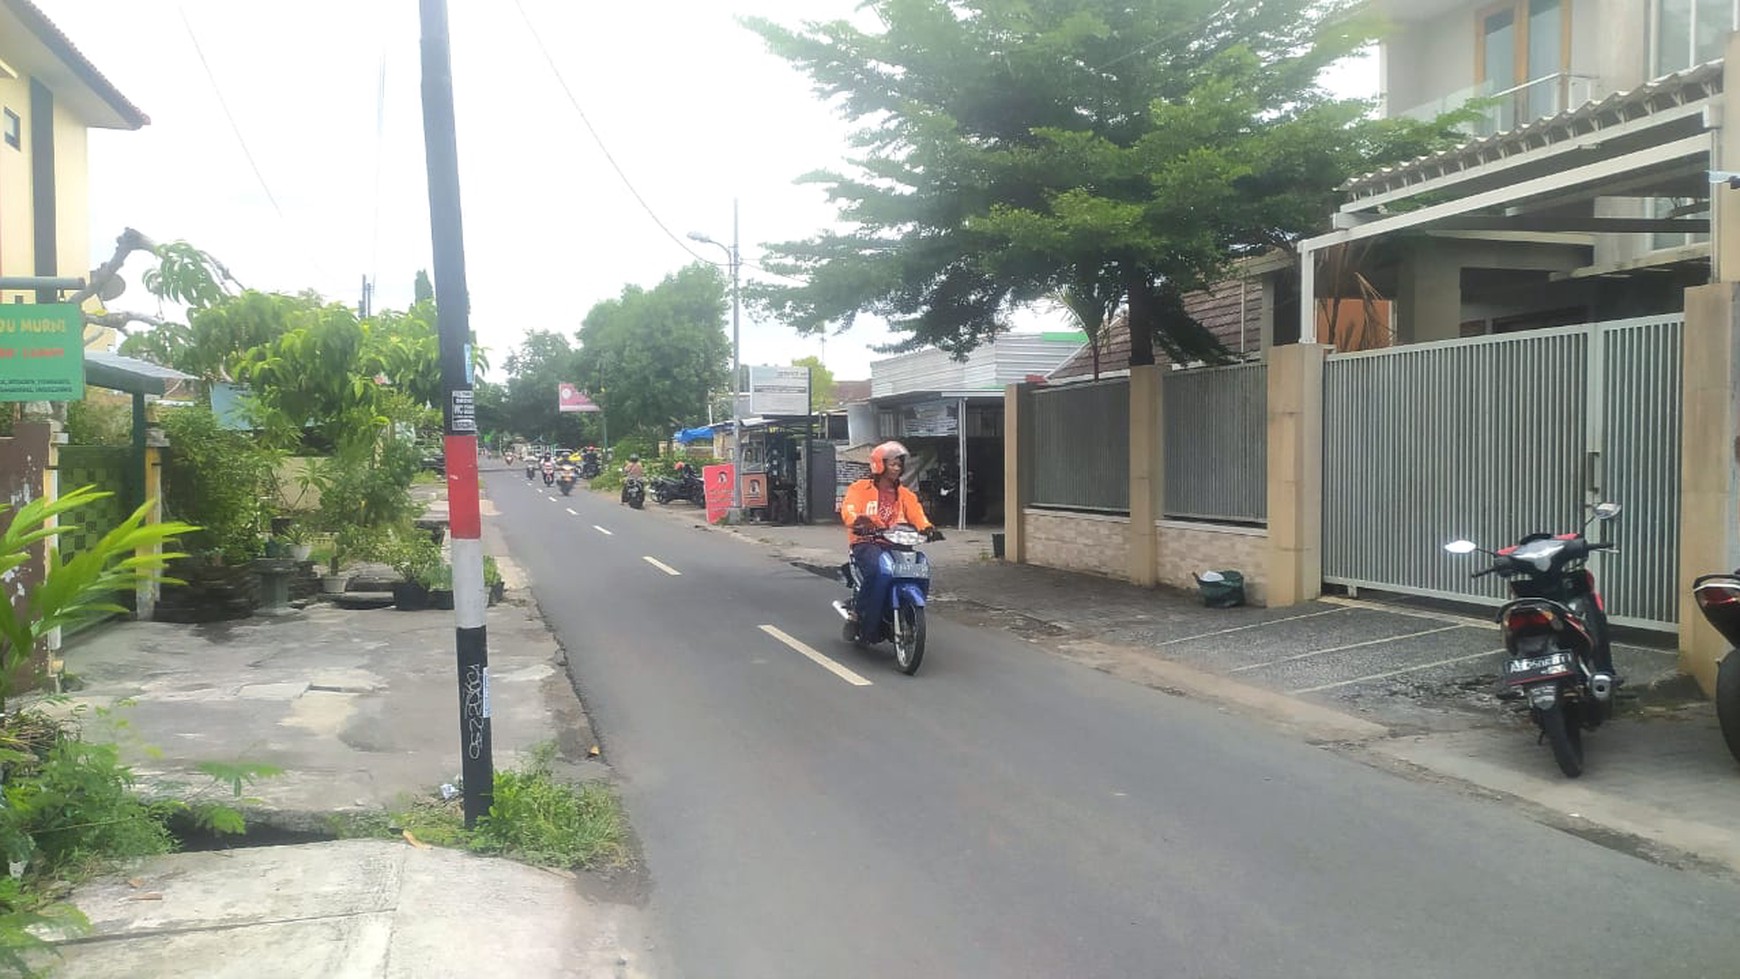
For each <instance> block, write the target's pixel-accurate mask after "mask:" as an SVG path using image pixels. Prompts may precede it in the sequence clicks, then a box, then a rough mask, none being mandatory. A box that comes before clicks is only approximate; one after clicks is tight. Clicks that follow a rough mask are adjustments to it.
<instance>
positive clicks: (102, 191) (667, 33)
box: [36, 0, 1376, 377]
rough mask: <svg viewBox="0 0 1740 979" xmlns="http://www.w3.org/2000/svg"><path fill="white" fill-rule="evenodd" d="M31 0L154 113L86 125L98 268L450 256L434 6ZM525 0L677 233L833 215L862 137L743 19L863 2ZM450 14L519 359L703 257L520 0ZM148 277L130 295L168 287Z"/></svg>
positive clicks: (486, 229)
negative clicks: (191, 258) (826, 192)
mask: <svg viewBox="0 0 1740 979" xmlns="http://www.w3.org/2000/svg"><path fill="white" fill-rule="evenodd" d="M36 2H37V4H38V5H39V6H41V7H42V8H43V10H44V11H45V12H46V13H47V14H48V15H49V17H50V18H52V19H53V20H54V21H55V22H56V23H57V24H58V25H59V26H60V27H61V28H62V29H63V30H64V31H66V33H67V34H68V35H69V36H70V37H71V38H72V40H73V42H74V43H75V44H76V45H78V46H79V48H80V49H81V50H82V51H84V52H85V54H86V55H87V56H89V57H90V59H91V60H92V61H93V62H94V63H95V64H96V65H97V67H98V68H99V69H100V70H102V71H103V72H104V74H106V75H107V76H108V77H109V78H110V80H111V81H113V82H114V83H115V84H116V85H117V86H118V87H119V88H120V89H121V91H122V92H123V93H125V94H126V95H127V96H128V98H130V99H132V100H133V102H134V103H135V104H137V105H138V106H139V107H140V108H141V109H143V110H144V111H145V113H146V114H147V115H149V116H150V117H151V125H150V126H148V127H146V128H145V129H143V130H141V131H139V132H136V133H129V132H107V131H96V132H93V133H92V135H91V174H90V180H91V241H92V251H93V260H92V265H93V266H94V265H95V264H96V263H97V262H98V261H100V260H101V259H103V258H106V257H107V256H108V253H109V252H110V250H111V249H112V246H113V240H114V238H115V236H116V235H117V234H119V233H120V231H121V229H122V228H123V227H128V226H131V227H135V228H138V229H139V230H140V231H142V232H144V233H145V234H147V235H149V236H151V237H153V238H155V239H157V240H159V241H170V240H175V239H186V240H187V241H190V242H192V243H194V244H196V245H198V246H199V247H201V248H204V249H205V250H207V251H209V252H211V253H213V254H214V255H216V256H217V257H219V258H220V259H222V260H223V261H224V262H225V263H226V264H228V265H229V266H230V268H231V270H232V271H233V272H234V273H235V275H236V276H237V278H239V279H240V280H241V281H242V282H243V283H245V284H247V285H248V286H250V287H253V288H259V289H270V290H284V291H296V290H299V289H304V288H313V289H316V290H318V291H319V292H321V293H322V294H324V295H326V296H328V297H330V298H334V299H342V300H345V301H347V302H351V303H353V304H354V302H355V301H356V296H357V293H358V291H359V289H360V284H361V280H362V277H363V275H364V274H365V273H366V274H368V275H369V276H370V277H371V278H374V279H376V280H377V281H378V282H379V285H378V288H377V291H376V296H375V305H376V307H377V308H386V307H403V306H404V305H405V304H406V303H407V302H408V301H409V299H410V294H411V283H412V280H413V277H414V275H415V273H416V271H417V270H418V269H420V268H429V267H430V264H431V263H430V259H429V255H430V244H429V218H428V197H427V191H426V185H425V181H424V159H423V142H422V109H421V102H420V93H419V84H420V68H419V63H418V59H419V50H418V23H417V3H416V0H345V2H337V0H299V2H297V3H293V4H280V3H263V2H257V0H188V2H184V3H174V2H168V0H36ZM521 2H522V3H523V5H524V10H525V14H526V17H527V18H529V20H530V23H531V28H535V30H536V32H537V34H538V36H540V37H541V38H542V39H543V43H544V45H545V46H547V47H548V49H549V50H550V52H551V54H552V55H553V56H554V58H555V61H556V65H557V68H558V69H559V70H560V72H561V75H562V78H563V79H564V80H565V81H566V82H567V85H568V87H569V89H571V90H572V92H573V94H574V98H575V99H576V100H577V101H578V102H579V105H580V108H581V109H582V110H584V112H585V114H586V116H587V118H589V119H590V120H591V123H592V125H593V126H594V127H595V128H596V129H597V131H598V133H599V135H600V137H601V138H602V140H603V142H604V145H605V147H607V148H608V150H609V152H610V153H611V155H613V156H614V157H615V159H616V162H617V164H619V165H620V166H621V168H622V170H623V172H624V173H626V174H627V176H628V179H629V181H631V182H632V183H633V185H634V187H635V189H636V190H638V191H639V192H640V195H641V196H642V197H643V198H644V199H645V201H646V203H647V205H648V208H650V210H651V212H652V213H653V214H656V215H657V218H658V221H662V222H663V224H664V225H665V226H666V227H667V228H669V229H670V231H671V232H672V233H673V234H674V236H675V237H676V238H678V239H683V238H684V236H685V235H686V234H687V232H689V231H701V232H704V233H706V234H709V235H711V236H713V237H714V238H717V239H718V240H720V241H724V242H729V240H730V235H731V201H732V198H733V197H736V198H738V199H740V201H741V208H742V230H741V236H742V243H743V254H744V259H745V261H746V262H749V263H754V262H757V261H759V258H760V251H761V250H760V247H759V246H760V244H761V243H762V242H768V241H782V240H789V239H792V238H799V237H805V236H808V235H810V234H812V233H814V232H815V231H816V230H818V229H820V228H822V227H824V226H826V225H828V224H829V223H830V221H831V220H832V218H833V215H834V212H833V210H832V209H831V208H830V207H829V206H828V205H827V203H826V201H825V200H824V199H823V197H822V194H821V193H820V191H819V190H817V189H815V188H812V187H800V186H798V185H797V184H795V183H794V179H795V178H796V177H797V176H799V175H800V174H803V173H805V172H807V171H810V170H814V169H818V168H822V167H833V166H838V165H839V161H840V158H841V156H842V155H843V153H844V152H845V150H846V143H845V135H846V132H847V130H846V126H845V124H844V123H843V122H842V121H841V120H840V119H839V118H838V117H837V116H836V115H835V114H834V113H833V111H832V110H831V109H829V108H828V107H826V106H824V105H822V104H821V103H819V102H817V101H816V100H815V99H814V98H813V97H812V96H811V94H810V90H809V84H808V81H807V79H805V78H804V77H803V76H801V75H799V74H797V73H796V72H794V71H793V70H791V69H790V68H788V67H787V66H786V65H785V63H784V62H782V61H780V60H778V59H776V58H774V57H773V56H772V55H770V54H768V53H767V52H766V50H765V48H764V47H763V45H762V44H761V42H760V39H759V38H758V37H756V36H755V35H754V34H752V33H750V32H749V31H747V30H744V29H743V28H741V27H740V26H738V24H737V22H736V18H737V17H738V16H740V15H744V14H759V15H763V16H767V17H771V18H773V19H775V20H778V21H781V22H783V23H796V22H798V21H799V20H801V19H829V18H834V17H841V16H850V14H851V11H852V8H853V7H854V6H855V5H856V2H855V0H664V2H640V3H603V2H598V0H593V2H574V0H521ZM450 10H451V21H452V33H453V75H454V86H455V98H456V104H457V117H458V134H459V154H460V179H461V184H462V188H461V194H462V197H463V206H464V212H465V245H466V263H467V270H466V271H467V277H468V284H469V286H470V289H471V296H472V326H473V328H474V329H475V330H477V332H478V334H479V337H480V339H481V342H482V343H483V344H485V345H486V346H488V347H490V348H491V350H492V352H493V359H494V361H495V363H496V364H498V365H499V364H500V363H501V362H502V360H503V358H505V356H506V353H507V351H508V349H509V348H511V347H512V346H513V345H514V344H515V343H517V342H518V339H519V337H520V336H522V335H523V334H524V332H525V331H526V330H528V329H538V328H543V329H554V330H560V331H562V332H566V333H572V331H573V330H574V329H576V328H577V327H578V325H579V321H580V319H581V318H582V317H584V316H585V314H586V311H587V310H588V309H590V308H591V306H592V304H593V303H595V302H597V301H599V300H602V299H606V298H610V297H612V296H615V295H617V294H618V293H620V292H621V290H622V287H623V286H624V284H626V283H630V282H634V283H639V284H641V285H647V286H650V285H652V284H654V283H656V282H657V281H658V280H659V279H660V278H662V277H663V276H665V275H666V274H668V273H670V272H672V271H674V270H676V269H677V268H679V267H680V266H682V265H683V264H685V263H687V262H690V261H693V260H694V256H693V255H691V254H689V253H688V252H687V251H685V250H684V249H683V247H681V246H680V245H679V244H678V242H677V241H674V240H673V238H672V236H670V235H667V234H666V233H665V232H664V231H662V230H660V227H659V224H658V223H657V222H655V221H654V219H653V217H651V216H649V214H648V209H644V208H642V206H641V205H640V204H638V203H637V202H636V201H635V199H634V196H633V195H632V194H631V193H630V192H629V190H628V189H627V187H626V186H625V185H624V183H623V181H622V179H621V178H620V177H618V176H617V174H616V173H615V171H614V170H613V169H612V168H611V165H610V163H609V161H608V160H607V159H606V158H605V156H604V153H603V152H601V150H600V148H599V146H598V144H597V143H596V142H594V141H593V139H592V138H591V137H590V136H589V135H588V134H587V132H586V128H585V126H584V124H583V123H582V121H581V116H580V114H579V112H577V111H576V109H575V107H574V105H573V103H571V102H570V101H569V98H568V96H567V94H565V93H564V91H563V88H562V85H561V84H560V83H559V82H558V81H557V77H556V75H555V74H554V73H553V72H552V70H551V67H550V65H549V63H548V62H546V61H545V59H544V56H543V54H542V53H540V51H539V48H538V44H537V42H536V41H535V40H534V38H533V33H532V30H531V29H529V28H528V25H527V22H526V20H525V19H522V18H521V15H520V12H519V9H518V8H517V7H516V6H515V3H514V0H450ZM196 40H197V49H196V46H195V42H196ZM199 52H203V53H204V58H205V62H207V63H209V66H210V72H209V75H208V73H207V69H206V67H205V66H204V65H202V63H201V58H200V54H199ZM383 80H384V81H383ZM214 82H215V84H214ZM1333 87H1335V88H1336V89H1337V90H1341V91H1346V92H1349V93H1357V94H1362V95H1363V94H1372V93H1373V92H1374V91H1375V88H1376V72H1375V65H1374V63H1373V62H1372V61H1371V60H1369V59H1368V60H1367V61H1366V62H1365V63H1363V64H1359V65H1354V66H1350V67H1349V68H1348V69H1347V70H1344V71H1341V72H1338V73H1337V77H1336V78H1335V80H1334V84H1333ZM220 93H221V102H220ZM226 104H227V106H228V109H229V112H230V113H231V114H233V116H234V118H235V123H236V128H237V129H239V131H240V136H239V138H238V135H237V132H236V129H232V127H231V124H230V122H229V120H228V119H227V118H226V115H225V111H224V105H226ZM244 146H245V150H244ZM250 155H251V156H252V159H253V165H250V162H249V156H250ZM254 165H257V167H258V170H259V175H258V176H256V175H255V172H254ZM274 201H275V202H276V204H275V205H274ZM683 244H686V245H689V246H690V247H692V248H693V249H694V250H695V252H696V254H699V255H701V256H702V257H705V258H708V259H712V260H718V261H723V259H724V253H723V252H722V251H720V250H719V249H717V248H709V247H708V246H706V245H699V244H695V243H693V242H688V241H686V239H685V240H684V241H683ZM129 271H130V273H131V274H129V276H128V278H129V280H130V281H131V282H132V283H133V284H132V286H131V288H130V289H129V291H128V294H127V295H126V296H124V297H123V298H122V299H120V300H118V301H117V302H116V303H115V304H114V305H115V306H116V307H117V308H141V307H142V306H144V305H145V304H148V303H149V302H150V297H149V296H148V295H147V294H146V293H145V292H144V290H143V289H142V288H141V287H139V286H138V285H137V269H136V268H132V267H130V269H129ZM745 273H746V276H748V277H754V276H756V275H757V273H756V272H755V271H754V270H752V269H745ZM889 339H890V337H889V335H888V334H887V333H886V332H885V331H882V330H878V329H874V328H869V327H865V326H860V327H858V328H857V329H855V330H854V331H853V332H852V333H849V334H847V335H845V336H839V337H832V338H829V339H828V340H827V342H826V345H825V349H824V346H823V344H822V342H821V341H820V340H818V339H816V338H813V337H811V338H800V337H798V336H797V335H796V334H794V333H793V332H792V331H791V330H789V329H787V328H785V327H782V326H779V325H777V324H764V323H758V322H752V321H750V320H749V319H747V318H746V319H745V321H744V325H743V359H744V361H745V362H746V363H785V362H787V361H789V360H791V359H792V358H794V357H802V356H805V355H808V354H818V353H819V354H823V355H824V356H825V358H826V361H827V363H828V366H829V367H831V368H832V369H833V370H834V372H835V373H836V374H837V375H838V376H841V377H868V376H869V363H870V361H871V360H873V359H877V358H878V357H880V356H882V355H879V354H876V353H874V352H872V351H871V349H870V348H871V347H872V346H874V345H876V344H880V343H886V342H888V340H889Z"/></svg>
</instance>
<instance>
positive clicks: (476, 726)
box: [418, 0, 495, 829]
mask: <svg viewBox="0 0 1740 979" xmlns="http://www.w3.org/2000/svg"><path fill="white" fill-rule="evenodd" d="M418 8H419V11H420V13H421V19H422V27H423V149H424V156H425V159H426V160H427V163H428V169H429V228H430V232H431V237H432V238H433V239H434V246H435V249H434V250H435V316H436V329H437V332H438V333H439V335H440V340H441V391H442V395H443V397H442V399H441V414H442V418H443V419H444V421H445V423H446V424H445V427H444V429H443V432H444V435H445V438H444V440H443V441H444V443H445V448H446V456H447V514H448V532H449V536H450V537H451V538H452V541H453V609H454V645H455V647H456V649H457V652H458V660H459V748H460V752H459V754H460V774H461V775H462V776H463V780H464V789H463V791H464V806H465V825H466V827H467V828H468V829H469V828H470V827H472V826H475V825H476V823H477V818H478V817H479V816H482V815H485V814H487V813H488V812H489V807H490V804H491V802H492V801H493V800H494V797H495V761H494V756H493V747H492V745H491V744H490V730H489V727H490V721H489V715H490V709H489V637H488V633H487V631H486V629H485V623H486V620H485V615H486V612H485V610H486V609H487V608H488V605H489V603H488V598H487V595H486V593H485V591H484V584H483V519H482V514H481V512H480V504H479V500H478V486H477V478H478V477H477V409H476V405H475V403H474V402H473V400H472V390H471V372H470V370H469V366H470V365H469V364H468V363H467V360H468V358H469V356H470V352H471V297H470V295H469V294H468V293H467V291H466V286H465V228H464V223H463V221H462V220H461V219H460V208H459V145H458V140H457V136H456V135H455V132H454V125H453V62H452V58H451V56H450V53H449V44H448V34H447V0H418Z"/></svg>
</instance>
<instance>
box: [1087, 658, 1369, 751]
mask: <svg viewBox="0 0 1740 979" xmlns="http://www.w3.org/2000/svg"><path fill="white" fill-rule="evenodd" d="M1055 648H1056V650H1057V652H1058V653H1059V654H1060V655H1062V656H1063V657H1065V658H1066V659H1070V660H1073V661H1075V662H1077V663H1081V664H1083V665H1086V666H1091V667H1093V668H1094V669H1096V670H1099V671H1101V672H1102V673H1109V674H1111V675H1113V676H1116V677H1119V678H1120V679H1124V680H1129V681H1131V682H1133V683H1140V684H1142V685H1143V686H1147V687H1152V688H1154V689H1156V690H1159V691H1161V692H1163V693H1169V694H1172V695H1173V696H1180V697H1189V698H1191V699H1193V700H1203V701H1207V702H1209V703H1214V704H1219V705H1221V706H1224V707H1227V708H1230V709H1233V710H1237V711H1239V712H1240V713H1242V714H1248V715H1251V716H1254V717H1260V718H1262V719H1263V720H1265V721H1268V722H1269V723H1271V724H1274V725H1275V726H1277V727H1280V728H1281V729H1282V730H1285V731H1288V732H1290V733H1293V734H1295V735H1297V736H1299V737H1301V738H1303V739H1304V740H1305V741H1306V742H1308V743H1310V744H1363V743H1366V742H1372V741H1380V740H1385V739H1388V738H1389V737H1390V736H1391V732H1390V729H1389V728H1387V727H1385V726H1384V725H1382V724H1377V723H1375V722H1372V721H1368V720H1365V719H1364V718H1359V717H1354V716H1353V715H1351V714H1345V713H1342V712H1341V711H1338V710H1333V709H1331V708H1328V707H1322V706H1319V705H1317V704H1313V703H1311V702H1310V701H1307V700H1302V699H1300V698H1297V697H1293V696H1290V695H1288V694H1284V693H1279V692H1277V691H1273V690H1268V689H1265V688H1263V687H1257V686H1252V685H1251V684H1248V683H1243V682H1241V681H1238V680H1233V679H1229V678H1227V677H1223V676H1219V675H1217V674H1214V673H1208V672H1206V671H1203V670H1198V669H1196V668H1195V667H1190V666H1185V665H1183V664H1182V663H1175V662H1172V661H1171V660H1167V659H1163V658H1161V657H1159V656H1157V655H1156V654H1154V653H1153V652H1152V651H1151V650H1147V649H1144V648H1142V647H1139V646H1118V645H1114V644H1112V643H1105V642H1100V641H1098V640H1092V639H1077V640H1064V641H1060V642H1058V643H1056V644H1055Z"/></svg>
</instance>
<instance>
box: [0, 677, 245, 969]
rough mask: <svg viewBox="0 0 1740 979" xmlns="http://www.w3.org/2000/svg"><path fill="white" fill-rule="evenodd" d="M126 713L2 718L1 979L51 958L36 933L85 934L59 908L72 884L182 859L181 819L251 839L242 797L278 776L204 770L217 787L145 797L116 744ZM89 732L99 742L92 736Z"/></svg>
mask: <svg viewBox="0 0 1740 979" xmlns="http://www.w3.org/2000/svg"><path fill="white" fill-rule="evenodd" d="M48 702H49V703H51V704H53V703H58V702H61V699H60V698H49V701H48ZM128 706H131V704H130V702H128V701H121V702H120V703H118V704H117V705H116V707H115V708H112V709H96V710H87V709H85V708H84V707H82V706H81V707H78V708H76V709H75V710H74V711H73V712H72V714H71V716H70V717H57V716H53V715H51V714H49V713H47V712H46V711H44V710H41V709H39V708H26V709H24V710H18V711H14V712H12V713H9V714H7V715H5V717H4V718H3V719H0V851H3V852H4V856H5V859H6V863H5V864H0V974H5V973H14V974H20V975H34V974H36V973H35V972H34V971H33V970H34V969H35V968H36V965H35V963H34V961H33V960H34V959H35V958H41V957H42V956H44V955H49V954H53V952H54V950H53V948H52V946H50V945H49V944H48V943H47V942H45V941H44V940H43V939H42V938H41V937H39V936H38V935H37V934H36V933H35V932H33V931H32V930H31V929H32V928H33V927H35V926H39V925H44V926H51V927H52V928H54V929H58V930H60V931H62V932H65V933H72V934H76V933H80V932H82V931H85V930H87V929H88V927H89V923H88V922H87V921H86V920H85V919H84V917H83V916H82V915H80V914H79V913H78V911H77V910H76V909H74V908H72V907H70V906H68V905H66V904H64V903H61V900H62V899H63V898H64V897H65V896H66V895H67V894H69V893H70V892H71V891H72V888H73V885H75V884H76V883H78V882H80V881H83V880H85V879H87V878H89V877H91V876H93V875H95V874H97V873H101V872H103V871H106V870H108V869H110V868H112V867H113V866H115V865H116V864H118V863H121V862H123V861H128V860H133V859H137V858H141V857H149V856H155V855H157V854H162V853H169V852H171V851H173V850H175V849H176V848H177V841H176V838H175V836H174V834H173V833H172V832H171V829H170V823H171V822H172V821H175V820H181V821H184V822H186V823H188V824H190V825H194V826H197V827H200V828H201V829H202V830H204V831H206V832H208V833H211V834H212V835H214V836H215V835H221V834H241V833H244V832H245V831H246V828H247V827H246V825H245V824H244V822H243V819H242V814H241V812H240V811H239V810H238V809H237V808H236V805H238V804H239V803H240V802H243V801H246V800H243V798H242V790H243V789H244V788H245V787H246V786H248V785H251V784H253V783H254V782H255V781H256V780H258V779H261V778H269V777H271V776H273V775H276V774H278V769H277V768H274V767H273V766H270V765H260V764H252V763H247V762H234V763H230V762H207V763H204V764H202V765H200V766H199V770H200V772H201V773H202V774H203V775H205V776H207V777H208V778H209V779H210V785H208V786H207V787H206V788H205V789H202V790H198V791H195V792H193V793H191V794H189V795H188V796H186V797H185V798H172V799H158V800H155V801H149V800H146V799H144V798H141V797H140V796H139V795H138V794H136V792H135V776H134V773H133V769H132V768H131V767H130V766H128V765H126V764H124V763H123V762H122V761H121V746H120V745H119V744H118V743H117V740H118V739H119V738H121V737H124V736H127V735H128V725H127V722H126V720H125V719H124V718H122V717H120V716H119V715H118V714H117V713H116V711H117V710H118V709H121V708H125V707H128ZM87 726H94V727H95V729H96V730H95V731H94V732H91V731H87ZM91 733H95V734H96V735H97V736H96V737H87V734H91ZM147 750H149V749H147ZM211 795H217V796H219V797H220V799H219V800H213V799H211V798H209V796H211ZM4 871H10V873H5V872H4Z"/></svg>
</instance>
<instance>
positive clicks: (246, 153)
mask: <svg viewBox="0 0 1740 979" xmlns="http://www.w3.org/2000/svg"><path fill="white" fill-rule="evenodd" d="M176 12H177V13H179V14H180V15H181V26H182V27H184V28H186V29H187V39H188V41H189V42H191V43H192V44H193V53H194V54H195V55H197V56H198V57H199V64H200V67H202V68H204V69H205V78H206V81H208V82H210V83H211V93H212V95H213V96H215V97H216V98H217V103H218V107H219V108H221V109H223V110H224V118H225V119H228V120H229V123H230V132H232V133H234V134H235V136H236V144H237V145H239V146H240V147H241V148H242V156H243V157H245V158H246V159H247V161H248V166H249V168H251V169H252V170H253V171H254V179H256V180H258V181H259V182H260V190H262V191H264V192H265V194H266V200H268V201H270V202H271V203H272V210H273V211H275V212H277V214H278V220H280V221H282V222H284V224H285V226H287V227H288V226H290V219H289V218H288V217H286V216H285V214H284V208H283V207H281V206H280V205H279V204H278V197H277V195H275V194H273V193H272V187H271V185H270V184H268V183H267V182H266V175H265V173H263V172H262V171H261V170H260V164H259V161H257V160H255V159H254V151H253V150H250V149H249V148H248V140H247V137H245V136H243V135H242V127H241V126H240V125H239V124H238V123H237V122H236V116H235V113H233V112H231V111H230V104H229V102H228V101H227V100H225V99H224V89H223V86H222V85H219V84H218V80H217V74H216V73H214V72H213V71H212V70H211V62H209V61H207V60H206V57H205V49H204V48H202V47H200V45H199V35H197V34H195V33H194V30H193V22H192V21H189V20H188V19H187V8H186V7H185V6H180V5H178V6H177V7H176ZM307 257H308V261H309V263H310V264H312V265H313V266H314V270H315V271H316V272H317V273H319V274H320V277H321V278H322V279H325V278H327V274H326V269H325V268H324V267H322V266H321V264H320V259H319V258H318V257H316V255H315V253H314V252H313V251H309V252H308V256H307Z"/></svg>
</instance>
